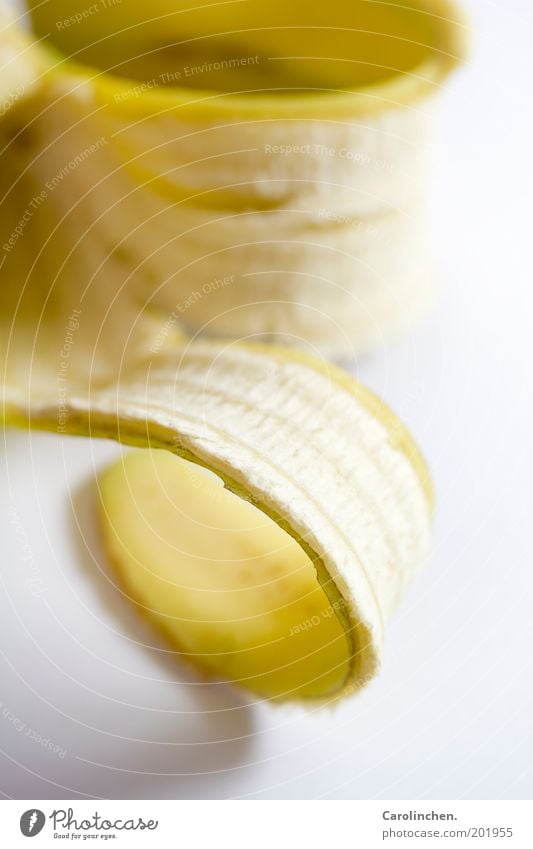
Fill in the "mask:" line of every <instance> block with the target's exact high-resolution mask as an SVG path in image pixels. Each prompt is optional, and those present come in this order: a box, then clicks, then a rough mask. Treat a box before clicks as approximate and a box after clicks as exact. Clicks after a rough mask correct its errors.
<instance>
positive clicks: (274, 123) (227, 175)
mask: <svg viewBox="0 0 533 849" xmlns="http://www.w3.org/2000/svg"><path fill="white" fill-rule="evenodd" d="M99 2H100V6H99V4H98V2H97V3H96V4H95V8H96V10H97V11H95V12H94V13H93V12H91V13H90V14H88V13H87V4H86V3H85V2H84V1H83V2H82V0H77V2H72V0H68V2H64V0H48V2H46V3H42V2H39V3H37V2H35V3H30V8H31V20H32V22H33V26H34V28H35V31H36V34H37V36H39V37H45V38H44V40H41V41H39V43H36V42H32V41H31V37H30V36H28V40H27V45H26V48H25V50H24V54H23V55H24V56H25V57H26V56H27V57H29V58H28V61H32V62H34V63H35V64H36V65H37V66H38V67H39V68H44V71H43V72H42V73H40V74H39V78H38V83H37V84H36V87H37V89H38V93H37V94H36V96H34V97H31V98H30V97H28V98H27V99H26V100H25V102H24V109H22V104H18V105H19V107H20V108H19V109H18V110H17V111H18V112H19V117H18V118H17V120H18V121H21V120H23V121H24V122H25V125H26V129H25V133H24V150H23V152H22V150H19V151H18V153H17V156H18V157H19V159H18V160H17V161H13V158H12V156H11V152H10V151H9V150H8V151H6V154H5V158H4V161H5V168H7V169H9V172H10V173H13V172H15V173H18V172H23V173H24V177H23V178H21V179H22V180H23V182H25V183H26V194H27V195H28V196H29V197H30V198H31V197H32V196H33V194H34V193H40V192H41V191H42V190H43V189H44V190H45V191H47V213H46V221H43V226H44V228H45V230H46V229H48V230H50V229H51V228H52V227H53V226H55V225H58V224H59V222H61V226H60V229H61V244H57V246H56V255H58V258H59V259H64V258H65V257H66V256H67V254H69V253H70V251H71V249H72V248H73V247H75V252H76V253H78V254H79V253H81V252H83V251H85V252H86V254H87V256H88V257H89V261H90V265H89V269H88V272H86V274H87V276H88V277H92V275H93V274H97V275H98V276H99V277H101V278H102V279H103V281H104V282H103V285H104V286H105V289H106V291H109V290H111V289H113V290H115V291H116V290H117V288H119V287H121V286H127V287H128V289H129V290H130V291H131V294H132V297H135V298H136V300H137V303H138V304H140V305H144V304H147V303H149V304H150V305H151V307H153V309H154V310H155V311H156V312H158V313H159V314H160V315H161V320H162V321H164V320H165V319H166V317H167V316H168V315H169V314H170V313H171V312H172V311H175V310H177V311H178V312H179V313H180V321H181V324H182V326H183V327H184V328H186V329H187V330H188V331H189V332H190V333H192V334H196V333H198V332H201V333H203V334H206V335H209V336H219V337H220V336H224V337H231V338H243V337H250V336H252V335H260V336H261V338H262V340H263V341H277V342H283V343H284V344H289V345H302V346H309V345H310V346H312V347H313V349H316V350H318V351H320V352H322V353H324V354H326V355H328V356H332V357H336V358H343V357H344V358H348V357H352V356H353V354H354V353H356V352H359V351H361V350H364V349H367V348H370V347H373V346H376V345H382V344H383V343H384V342H385V341H386V340H387V339H388V338H389V336H390V335H391V334H393V333H395V332H396V331H397V330H398V329H399V328H401V327H403V326H405V325H408V324H410V323H412V322H413V321H414V320H415V319H416V317H417V316H418V315H419V314H420V313H421V312H422V311H423V310H424V309H425V308H426V306H427V305H428V303H429V302H430V300H431V298H432V295H433V281H434V269H433V263H432V254H431V247H430V246H428V237H427V232H426V217H427V216H426V210H425V204H424V198H425V181H426V134H427V130H428V126H429V125H430V124H431V114H432V111H433V103H434V100H435V95H436V93H437V92H438V90H439V87H440V86H441V85H442V83H443V81H444V79H445V78H446V75H447V74H448V72H449V70H450V69H451V68H453V67H454V66H455V65H456V64H457V62H458V60H459V59H460V58H461V56H462V54H463V43H462V41H463V32H464V27H463V23H462V19H461V16H460V15H459V13H458V12H457V10H456V8H455V6H454V5H453V4H452V3H450V2H448V0H432V2H429V0H426V2H417V3H409V4H407V6H406V5H405V4H403V3H400V2H392V3H386V4H383V3H374V2H368V0H350V2H348V0H346V2H343V1H342V0H336V2H334V3H333V4H331V3H330V4H322V5H321V6H320V7H318V8H315V7H314V6H313V4H309V3H307V2H303V0H298V2H293V3H291V4H288V3H286V2H283V3H282V2H280V0H277V1H276V2H273V3H268V4H267V3H264V2H263V0H246V2H241V3H236V4H233V3H230V4H229V5H228V4H220V5H217V4H211V3H210V4H193V5H194V6H195V8H193V9H191V8H190V6H191V4H189V3H185V2H184V3H180V2H178V3H176V2H172V3H171V2H168V0H159V2H157V3H155V4H149V13H148V7H147V6H146V4H141V3H113V2H108V0H105V2H104V0H99ZM91 8H93V7H91ZM6 37H7V36H6V35H4V38H6ZM16 37H17V39H20V37H21V36H20V33H18V34H17V36H16ZM58 51H62V52H58ZM65 57H69V58H65ZM298 57H302V58H298ZM81 62H84V63H87V64H79V63H81ZM231 62H233V63H234V64H233V65H231V64H230V63H231ZM242 62H245V64H244V65H243V64H241V63H242ZM224 63H226V65H228V66H229V67H226V66H225V65H224ZM235 63H236V64H235ZM221 65H222V66H223V67H220V66H221ZM211 66H217V67H218V70H213V69H212V70H209V68H211ZM206 68H207V70H206ZM192 71H195V73H192ZM210 87H212V88H210ZM33 88H35V86H33V87H32V92H33ZM29 93H30V92H29ZM22 115H24V118H23V117H22ZM76 163H78V164H77V165H76ZM17 169H18V172H17ZM65 172H66V173H65ZM48 186H50V187H52V188H50V189H47V187H48ZM14 226H16V224H15V225H14ZM7 235H8V236H9V235H10V231H9V229H7ZM46 236H47V233H44V234H42V237H41V238H46ZM54 241H55V242H57V241H58V240H57V239H54ZM86 262H87V259H84V267H87V266H86ZM39 273H40V275H41V276H43V277H44V276H47V277H48V279H49V281H52V280H53V281H54V284H57V282H58V281H57V278H56V268H55V266H54V265H53V263H50V262H49V261H48V260H47V258H43V259H42V260H41V261H40V271H39ZM221 281H222V282H221Z"/></svg>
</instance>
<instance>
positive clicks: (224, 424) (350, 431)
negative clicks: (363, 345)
mask: <svg viewBox="0 0 533 849" xmlns="http://www.w3.org/2000/svg"><path fill="white" fill-rule="evenodd" d="M49 327H50V325H47V326H46V327H45V328H44V329H43V332H44V333H45V335H46V336H47V337H48V339H49V342H51V339H50V334H49ZM40 365H41V368H42V366H43V362H42V361H41V364H40ZM38 383H39V386H37V387H35V389H34V390H32V391H30V392H28V391H27V388H24V387H22V386H21V384H20V373H19V376H18V383H17V385H10V384H9V383H8V384H6V387H5V390H4V391H6V398H5V405H6V408H7V421H8V423H11V424H18V425H26V424H28V423H29V424H31V427H33V428H36V429H44V430H49V431H56V432H57V431H59V432H60V433H62V434H85V435H91V436H93V437H101V438H112V439H118V440H120V441H121V442H123V443H125V444H127V445H134V446H144V447H149V448H151V449H160V450H161V449H165V451H160V452H157V453H162V454H164V455H166V454H167V453H168V452H171V453H173V454H175V455H177V456H178V457H180V458H183V459H184V460H186V461H188V463H187V464H185V465H188V464H189V463H194V464H197V465H199V466H202V467H204V468H205V469H208V470H210V471H211V472H214V473H215V474H216V475H217V476H218V478H220V479H221V480H222V481H223V482H224V486H225V488H226V489H227V490H229V493H228V492H224V490H220V489H219V488H217V487H215V490H217V491H218V492H219V494H220V493H221V497H219V499H218V500H213V495H212V492H213V486H211V491H210V492H208V493H207V495H206V494H205V493H202V492H201V491H200V493H198V484H197V482H196V481H194V477H193V480H192V482H190V481H188V477H189V478H190V477H191V475H192V476H193V475H194V473H193V472H187V471H183V470H181V471H180V469H179V468H178V467H177V466H176V465H171V464H169V461H172V460H173V458H172V457H171V456H164V457H163V458H160V459H159V460H154V458H153V456H152V455H151V454H150V452H144V453H145V456H144V458H142V457H141V459H140V460H139V459H138V458H137V456H136V455H132V457H126V460H125V461H124V462H123V463H122V464H120V466H119V467H117V468H115V469H112V470H111V471H108V472H107V473H106V476H105V479H104V481H103V483H102V516H103V523H104V527H105V538H106V541H107V548H108V551H109V552H110V556H111V559H112V560H113V562H114V563H115V564H116V565H117V569H118V571H119V574H121V576H122V579H123V583H124V585H125V588H126V591H127V592H128V594H129V596H130V597H131V598H132V599H133V600H134V601H136V603H137V604H138V605H139V606H140V607H142V609H144V610H145V611H146V612H147V613H148V615H149V616H150V617H151V618H152V619H153V620H155V621H156V622H157V623H158V624H159V625H160V626H162V627H163V630H164V631H165V633H166V634H167V636H170V638H171V640H172V641H173V644H174V645H175V646H176V647H177V648H178V649H179V650H180V651H182V652H184V653H185V655H186V656H188V657H190V658H191V659H194V660H195V661H196V662H197V663H199V664H200V665H203V666H205V668H206V669H207V670H208V671H209V672H211V673H212V674H217V675H218V676H222V677H224V678H227V679H229V680H232V681H236V682H237V683H240V684H241V685H242V686H245V687H248V688H249V689H251V690H252V691H253V692H256V693H259V694H260V695H263V696H266V697H268V698H272V699H280V700H282V699H312V700H313V701H328V702H331V701H332V700H334V699H337V698H340V697H342V696H346V695H348V694H350V693H353V692H356V691H357V690H358V689H360V688H361V687H362V686H364V685H365V684H366V683H368V682H369V681H370V679H371V678H372V677H373V675H374V674H375V673H376V671H377V669H378V666H379V661H380V657H381V653H382V645H383V630H384V625H385V622H386V621H387V619H388V617H389V615H390V614H391V612H392V611H393V610H394V608H395V606H396V604H397V602H398V600H399V598H400V597H401V595H402V593H403V591H404V588H405V586H406V585H407V583H408V582H409V581H410V580H411V579H412V577H413V576H414V574H415V573H416V571H417V569H418V567H419V565H420V564H421V562H423V559H424V557H425V555H426V553H427V549H428V544H429V536H430V526H431V513H432V508H431V492H430V485H429V479H428V474H427V471H426V468H425V465H424V463H423V460H422V459H421V456H420V454H419V452H418V449H417V448H416V446H415V445H414V443H413V441H412V439H411V437H410V436H409V435H408V433H407V432H406V430H405V429H404V427H403V426H402V425H401V424H400V422H399V421H398V420H397V419H396V417H395V416H394V415H393V414H392V413H391V412H390V411H389V410H388V409H387V408H386V407H385V405H383V404H382V402H380V401H379V400H378V399H377V398H375V397H374V396H373V395H372V394H371V393H370V392H368V390H366V389H364V388H363V387H361V386H360V385H359V384H358V383H356V382H355V381H354V380H352V379H351V378H350V377H349V376H348V375H347V374H345V373H344V372H341V371H340V370H339V369H337V368H336V367H334V366H331V365H329V364H324V363H322V362H320V361H318V360H315V359H314V358H311V357H309V356H308V355H304V354H298V353H297V352H295V351H291V350H290V349H278V348H276V347H274V346H258V345H252V344H250V345H246V344H244V343H233V344H230V345H227V346H222V345H221V344H220V343H215V342H211V343H209V342H196V343H193V344H191V345H187V344H186V345H184V346H183V347H182V349H181V351H173V352H170V353H165V354H159V355H156V356H155V357H154V358H153V360H152V361H150V362H147V363H144V364H141V363H136V364H135V367H134V368H132V367H130V368H129V369H128V368H126V369H125V370H124V373H123V374H122V375H121V376H120V378H119V379H118V380H117V379H116V378H115V377H113V378H112V379H111V380H110V381H109V382H104V381H101V380H100V381H99V382H98V383H95V384H93V385H91V387H90V389H89V390H87V387H84V386H83V383H79V384H76V385H74V380H73V379H72V378H70V385H69V391H68V393H67V394H66V395H65V396H64V397H63V398H62V399H61V403H60V404H58V401H57V395H53V394H52V393H51V392H50V389H49V388H48V389H46V388H45V389H44V392H43V391H42V388H43V383H42V374H40V375H39V378H38ZM39 388H40V389H41V391H39ZM28 396H29V397H30V398H31V402H30V403H28V401H27V399H28ZM132 464H133V465H132ZM132 470H133V471H132ZM169 492H170V493H171V495H169ZM172 493H174V494H172ZM176 493H177V494H179V496H180V498H181V501H180V502H179V503H178V502H177V501H176V498H177V495H176ZM191 493H192V494H194V495H195V497H196V498H200V502H199V507H198V508H197V513H196V514H194V513H193V514H192V515H190V513H189V504H190V500H191ZM230 493H233V494H235V495H237V496H238V497H239V499H243V500H246V501H249V502H251V504H253V505H255V507H257V508H258V509H259V511H261V513H262V514H264V517H265V518H264V520H263V521H261V520H260V519H256V518H255V517H254V516H245V518H243V514H242V511H240V512H239V511H237V512H236V513H235V512H234V513H233V514H231V510H232V508H233V506H234V505H232V504H229V501H228V500H227V499H228V498H229V497H230ZM224 496H225V497H226V500H224ZM173 499H174V500H173ZM228 505H229V506H228ZM224 511H226V512H227V511H230V514H231V515H230V520H229V521H228V522H226V520H225V519H224V515H225V513H224ZM232 516H233V518H232ZM266 517H269V519H270V520H271V522H270V524H271V529H270V530H269V527H268V525H265V521H266ZM199 521H202V522H203V526H202V527H201V528H200V531H199V532H198V531H197V533H200V536H201V539H202V545H205V542H204V540H205V537H206V535H209V534H210V535H211V536H212V537H213V541H212V544H211V548H210V549H209V552H208V553H207V554H206V553H203V554H202V550H203V549H202V545H200V547H199V552H196V551H195V549H194V545H198V540H197V539H196V538H195V537H194V536H193V543H191V545H190V547H189V548H188V547H187V542H186V540H187V534H189V535H190V533H191V526H192V527H193V528H194V523H195V522H196V524H198V522H199ZM283 532H284V533H283ZM228 534H229V535H230V536H232V538H233V543H232V546H230V547H229V549H226V548H225V545H226V544H227V539H226V537H227V535H228ZM285 535H288V537H289V538H292V539H291V540H289V539H287V540H286V539H285ZM250 538H251V539H252V540H254V539H256V542H255V548H253V549H252V551H251V552H250ZM184 540H185V541H184ZM235 540H236V541H235ZM289 542H293V543H294V544H293V545H292V547H291V546H290V545H289ZM235 546H237V550H238V551H240V552H241V555H240V558H239V557H237V556H236V555H235ZM224 551H227V556H226V557H225V556H224ZM225 561H233V562H234V563H235V564H236V566H235V565H234V567H233V573H235V571H236V569H237V567H239V568H240V572H237V574H236V575H235V574H232V573H231V572H229V573H228V567H227V565H226V566H225V565H224V564H225ZM306 564H308V565H307V566H306ZM306 569H307V571H306ZM189 575H190V578H188V577H187V576H189ZM265 585H266V587H267V589H268V587H269V585H273V586H271V587H270V594H268V592H267V591H266V590H265ZM318 589H322V591H323V593H324V596H323V597H322V596H321V595H320V594H319V593H318ZM191 596H192V600H191ZM202 609H204V610H205V612H204V613H203V615H200V613H199V611H201V610H202ZM309 622H311V625H312V627H311V626H310V625H309Z"/></svg>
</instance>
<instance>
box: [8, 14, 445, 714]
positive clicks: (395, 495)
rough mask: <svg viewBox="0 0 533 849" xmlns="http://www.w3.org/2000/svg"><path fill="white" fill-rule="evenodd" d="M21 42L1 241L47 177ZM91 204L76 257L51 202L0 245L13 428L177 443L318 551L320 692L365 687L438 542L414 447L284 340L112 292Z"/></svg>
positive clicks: (34, 91) (384, 413)
mask: <svg viewBox="0 0 533 849" xmlns="http://www.w3.org/2000/svg"><path fill="white" fill-rule="evenodd" d="M10 32H11V34H13V32H14V31H13V30H12V29H10ZM10 38H11V36H10ZM20 38H22V36H20V34H19V33H18V31H15V43H14V42H13V41H10V44H11V46H12V47H13V46H14V49H13V50H12V51H11V53H9V50H8V48H7V47H6V50H5V51H4V53H3V54H2V55H3V57H4V58H5V57H6V56H8V65H9V67H10V68H12V69H13V68H14V69H15V70H13V74H10V75H4V76H3V77H2V84H3V85H4V90H3V91H2V96H3V97H4V103H8V102H9V109H8V110H6V111H7V112H8V115H7V117H6V120H5V121H4V122H3V126H4V127H5V128H6V138H5V143H4V144H3V154H2V158H3V162H4V163H8V164H9V167H8V168H6V167H4V168H3V169H2V171H1V172H0V188H1V190H2V197H3V198H4V204H3V212H2V231H3V235H4V238H6V234H7V236H8V235H9V234H10V233H11V234H12V233H16V226H17V225H16V222H17V221H19V222H21V221H24V211H25V210H27V209H28V198H34V197H36V193H35V188H36V186H38V185H42V182H41V180H42V174H39V173H38V169H37V170H36V168H35V167H34V165H35V163H34V161H33V159H28V158H27V151H25V150H24V146H23V145H21V144H19V142H20V134H21V132H22V130H21V123H23V122H24V121H25V120H26V119H27V117H28V116H30V118H29V122H28V126H30V125H31V124H32V122H33V121H34V120H36V118H35V116H36V115H39V110H40V109H42V111H43V112H46V110H47V108H48V104H44V105H43V102H42V100H41V93H40V88H39V86H40V83H39V80H40V74H41V64H40V63H41V57H40V56H38V61H36V64H35V68H34V72H35V73H34V75H33V76H31V75H30V76H29V78H28V80H27V82H26V83H24V84H23V85H22V89H21V95H20V98H19V100H20V103H17V102H16V101H17V97H16V96H15V97H12V95H13V92H14V91H16V86H15V88H13V86H14V83H15V82H16V79H20V77H19V76H18V74H19V72H18V71H17V70H16V66H17V63H18V61H19V59H20V55H21V50H20V43H19V39H20ZM30 55H34V54H32V53H30ZM23 67H24V68H25V69H26V71H27V68H28V66H27V63H26V62H24V63H23ZM46 74H47V71H46V70H45V71H44V77H43V78H44V79H46ZM7 87H9V90H8V88H7ZM66 99H67V100H68V96H67V98H66ZM11 100H12V101H13V102H11ZM11 107H12V108H11ZM36 107H37V111H36ZM27 109H29V112H28V111H26V110H27ZM11 118H13V119H14V122H13V123H11ZM80 120H81V119H80ZM68 121H71V115H70V113H69V116H68ZM17 122H18V123H17ZM25 126H26V125H25ZM82 135H83V134H82ZM52 147H53V145H52ZM32 156H33V153H32ZM95 156H96V154H95ZM43 158H44V160H46V154H45V155H44V157H43ZM57 191H58V193H59V191H60V189H59V188H58V190H57ZM57 197H59V194H57V195H56V196H55V197H54V199H53V202H54V203H55V201H56V198H57ZM65 200H66V196H65ZM81 209H82V210H83V204H81ZM85 212H86V213H87V222H88V223H87V233H86V235H87V238H84V236H85V233H83V234H82V236H81V237H80V239H79V242H77V243H76V242H75V243H74V247H73V248H72V249H71V250H69V251H65V248H64V245H63V244H62V242H61V240H62V238H63V239H64V238H65V233H66V234H67V236H70V230H69V228H70V227H71V224H72V222H71V221H70V220H69V219H68V218H65V219H62V218H61V217H57V216H56V217H54V218H53V219H52V223H51V218H52V217H51V216H50V210H49V207H48V206H47V205H46V204H43V206H36V207H35V209H32V214H31V215H30V216H29V218H28V220H27V221H25V223H24V227H23V228H22V230H23V232H22V234H21V235H20V236H18V237H17V238H16V239H15V243H14V245H13V249H12V250H8V251H5V252H4V256H3V258H2V267H1V268H0V273H1V274H2V278H3V279H2V283H1V287H0V330H1V336H0V346H1V347H0V356H1V361H2V362H3V379H2V417H3V419H4V421H5V423H6V424H8V425H15V426H22V427H31V428H33V429H36V430H45V431H50V432H56V433H59V434H68V435H86V436H91V437H98V438H105V439H115V440H118V441H120V442H122V443H124V444H126V445H132V446H138V447H149V448H159V449H165V450H167V451H169V452H172V453H173V454H176V455H178V456H180V457H183V458H184V459H186V460H189V461H191V462H193V463H196V464H199V465H201V466H203V467H205V468H208V469H210V470H212V471H214V472H215V473H216V474H217V475H218V476H219V477H220V478H222V480H223V481H224V484H225V487H226V488H227V489H229V490H230V491H231V492H233V493H235V494H236V495H238V496H239V497H240V498H243V499H246V500H248V501H250V502H252V503H253V504H254V505H255V506H257V507H258V508H259V509H260V510H261V511H262V512H263V513H265V514H266V515H268V516H269V517H271V518H272V519H273V520H274V522H276V523H277V524H278V525H279V526H280V527H281V528H283V529H284V530H285V531H286V532H287V533H288V534H289V535H290V536H291V537H292V538H293V539H295V540H296V541H297V542H298V544H299V545H300V546H301V548H302V549H303V550H304V551H305V552H306V553H307V554H308V555H309V557H310V559H311V560H312V562H313V564H314V566H315V569H316V573H317V577H318V581H319V583H320V585H321V586H322V588H323V589H324V592H325V593H326V595H327V597H328V598H329V599H330V601H331V602H332V604H333V605H334V606H335V610H336V615H337V617H338V618H339V620H340V621H341V623H342V626H343V629H344V631H345V633H346V635H347V637H348V639H349V642H350V664H349V670H348V672H347V675H346V678H345V680H344V681H343V683H342V685H341V686H340V687H339V688H338V690H337V691H336V692H335V693H333V694H331V693H328V694H327V695H326V696H324V698H323V700H324V701H328V702H330V701H332V700H333V699H338V698H340V697H342V696H345V695H348V694H350V693H353V692H356V691H357V690H359V689H360V688H361V687H363V686H364V685H365V684H367V683H368V681H369V680H370V679H371V678H372V677H373V676H374V674H375V673H376V671H377V669H378V667H379V662H380V658H381V653H382V645H383V631H384V625H385V623H386V621H387V619H388V617H389V615H390V613H391V612H392V610H393V609H394V607H395V605H396V603H397V601H398V600H399V598H400V597H401V595H402V593H403V590H404V588H405V586H406V585H407V583H408V582H409V581H410V580H411V578H412V577H413V575H414V573H415V572H416V570H417V569H418V567H419V565H420V563H421V562H422V561H423V559H424V556H425V555H426V553H427V549H428V544H429V535H430V525H431V513H432V501H431V491H430V484H429V481H428V475H427V470H426V467H425V465H424V462H423V460H422V459H421V456H420V453H419V451H418V449H417V447H416V446H415V444H414V442H413V440H412V439H411V437H410V436H409V434H408V433H407V431H406V430H405V428H404V427H403V425H402V424H401V423H400V422H399V420H398V419H397V418H396V417H395V416H394V414H393V413H391V412H390V411H389V410H388V408H387V407H386V406H385V405H384V404H383V403H382V402H381V401H380V400H378V399H377V398H376V397H375V396H374V395H372V394H371V393H370V392H368V390H366V389H364V388H363V387H362V386H360V385H359V384H358V383H357V382H356V381H355V380H353V379H352V378H351V377H349V376H348V375H346V374H345V373H344V372H342V371H340V370H339V369H337V368H336V367H335V366H333V365H331V364H328V363H326V362H323V361H321V360H319V359H315V358H313V357H309V356H308V355H306V354H303V353H298V352H296V351H293V350H288V349H284V348H277V347H275V346H261V345H253V344H246V343H244V342H228V343H226V344H224V343H222V342H209V341H206V342H204V341H197V340H196V341H192V342H191V341H188V340H187V338H186V337H185V336H184V335H183V333H182V331H181V329H180V325H179V323H178V322H174V323H171V324H170V325H169V326H168V328H167V329H166V332H165V333H164V334H163V336H161V311H160V310H154V309H153V305H152V304H150V305H149V306H148V307H147V305H146V302H145V301H146V299H144V300H143V299H142V298H139V297H136V296H135V295H132V290H131V287H130V286H129V285H124V284H122V285H120V286H117V285H115V286H111V287H110V280H111V279H112V276H111V275H110V274H109V273H108V271H106V268H105V266H106V262H108V261H109V258H110V255H111V253H112V250H110V248H109V242H107V243H105V244H102V240H101V238H100V237H99V234H98V233H97V234H96V235H95V234H94V233H91V226H90V215H89V212H88V208H86V209H85ZM128 226H129V224H128ZM19 242H20V244H19ZM67 243H69V238H67ZM113 262H114V263H115V264H116V263H117V262H118V263H119V265H120V259H119V260H117V259H116V257H114V258H113ZM88 268H92V271H91V273H90V274H89V275H88V274H87V269H88ZM102 269H103V270H102ZM115 270H116V265H115ZM150 279H151V278H150ZM152 282H153V281H152ZM154 340H155V343H154ZM65 352H67V353H68V356H67V357H66V358H65V357H64V356H63V355H64V353H65ZM64 359H66V360H67V363H68V365H67V367H66V368H64V367H62V362H63V360H64ZM339 600H342V604H341V605H339V604H338V601H339ZM281 697H282V698H283V695H282V696H281ZM287 697H288V698H290V694H289V695H288V696H287ZM318 701H320V698H319V699H318Z"/></svg>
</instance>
